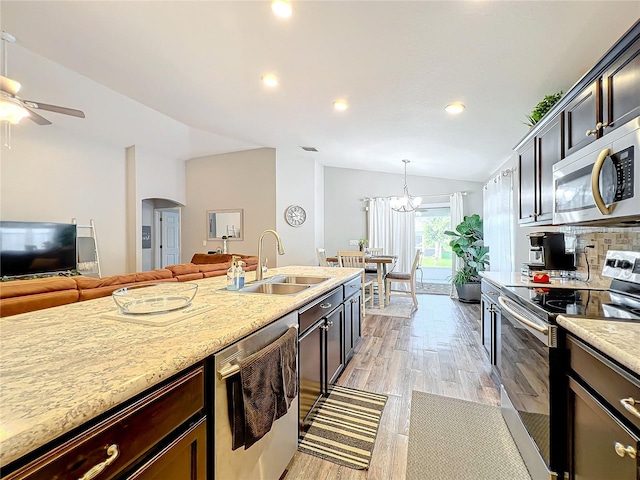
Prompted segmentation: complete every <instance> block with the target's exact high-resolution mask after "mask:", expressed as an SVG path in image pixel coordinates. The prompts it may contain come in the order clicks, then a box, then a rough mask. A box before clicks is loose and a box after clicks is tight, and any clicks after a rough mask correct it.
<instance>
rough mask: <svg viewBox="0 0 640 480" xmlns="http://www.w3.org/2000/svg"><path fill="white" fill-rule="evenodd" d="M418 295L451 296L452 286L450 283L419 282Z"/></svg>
mask: <svg viewBox="0 0 640 480" xmlns="http://www.w3.org/2000/svg"><path fill="white" fill-rule="evenodd" d="M416 293H418V294H420V293H422V294H427V295H450V294H451V284H450V283H426V282H425V283H423V284H420V282H418V283H417V284H416Z"/></svg>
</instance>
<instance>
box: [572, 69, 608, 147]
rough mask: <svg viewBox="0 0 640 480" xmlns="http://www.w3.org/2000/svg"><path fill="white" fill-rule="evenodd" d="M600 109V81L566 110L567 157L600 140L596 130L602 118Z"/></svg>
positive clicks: (580, 95) (581, 94) (588, 88)
mask: <svg viewBox="0 0 640 480" xmlns="http://www.w3.org/2000/svg"><path fill="white" fill-rule="evenodd" d="M600 108H601V101H600V80H598V81H596V82H594V83H592V84H591V85H590V86H589V87H587V88H586V89H585V90H584V91H582V92H581V93H580V94H579V95H578V96H577V97H576V98H574V99H573V100H571V102H569V103H568V104H567V106H566V108H565V110H564V113H565V117H566V118H565V134H564V142H565V148H564V151H565V155H567V156H568V155H571V154H572V153H573V152H577V151H578V150H580V149H581V148H583V147H586V146H587V145H589V144H590V143H591V142H593V141H594V140H595V139H596V138H598V132H597V130H595V129H596V124H597V123H598V122H599V121H600V118H601V115H600ZM587 132H591V133H587Z"/></svg>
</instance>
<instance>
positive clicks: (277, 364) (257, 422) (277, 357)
mask: <svg viewBox="0 0 640 480" xmlns="http://www.w3.org/2000/svg"><path fill="white" fill-rule="evenodd" d="M297 347H298V335H297V330H296V328H294V327H291V328H289V330H287V332H286V333H285V334H284V335H282V336H281V337H280V338H279V339H278V340H276V341H275V342H273V343H272V344H270V345H267V346H266V347H264V348H263V349H262V350H260V351H258V352H256V353H254V354H253V355H251V356H249V357H247V358H246V359H243V360H240V383H241V386H242V397H241V398H239V397H240V396H239V395H236V396H235V401H234V402H233V403H230V406H231V407H232V408H233V409H234V410H237V409H238V408H242V410H243V413H244V429H243V430H244V432H243V434H242V433H240V432H238V431H237V429H239V428H240V427H241V422H240V421H239V420H240V418H238V417H239V412H237V411H236V412H234V413H233V414H232V412H230V416H231V418H232V424H233V429H234V432H233V434H234V435H233V436H234V441H233V443H234V445H233V447H234V448H238V447H239V446H241V445H242V444H241V443H240V441H241V438H242V437H244V448H245V450H246V449H247V448H249V447H251V446H252V445H253V444H254V443H256V442H257V441H258V440H260V439H261V438H262V437H263V436H264V435H266V434H267V433H268V432H269V431H270V430H271V426H272V425H273V422H274V421H276V420H277V419H278V418H280V417H282V416H283V415H284V414H286V413H287V410H288V409H289V406H290V405H291V401H292V400H293V398H294V397H295V396H296V394H297V391H298V382H297V374H296V356H297ZM227 386H228V387H231V388H233V385H232V382H231V383H229V384H227ZM240 399H241V400H242V403H243V405H242V406H240V405H238V400H240Z"/></svg>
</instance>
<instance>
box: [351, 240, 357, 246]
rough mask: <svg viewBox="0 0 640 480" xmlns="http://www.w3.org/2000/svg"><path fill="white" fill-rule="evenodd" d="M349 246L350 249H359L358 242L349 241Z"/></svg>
mask: <svg viewBox="0 0 640 480" xmlns="http://www.w3.org/2000/svg"><path fill="white" fill-rule="evenodd" d="M349 246H350V247H357V246H358V240H349Z"/></svg>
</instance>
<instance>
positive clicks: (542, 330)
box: [498, 297, 549, 336]
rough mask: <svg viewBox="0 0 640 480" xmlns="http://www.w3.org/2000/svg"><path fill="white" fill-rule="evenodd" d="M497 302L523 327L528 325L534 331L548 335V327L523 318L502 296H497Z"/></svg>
mask: <svg viewBox="0 0 640 480" xmlns="http://www.w3.org/2000/svg"><path fill="white" fill-rule="evenodd" d="M498 302H500V305H502V308H504V309H505V310H506V311H507V312H509V314H510V315H511V316H512V317H514V318H515V319H516V320H518V321H519V322H520V323H522V324H523V325H524V326H525V327H529V328H530V329H533V330H535V331H536V332H540V333H541V334H543V335H545V336H548V335H549V327H541V326H540V325H536V324H535V323H533V322H532V321H531V320H529V319H527V318H524V317H523V316H522V315H520V314H519V313H518V312H515V311H514V310H513V309H512V308H510V307H509V305H507V302H506V300H505V299H504V298H503V297H498Z"/></svg>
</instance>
